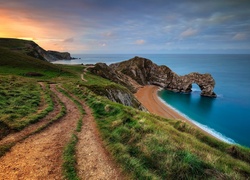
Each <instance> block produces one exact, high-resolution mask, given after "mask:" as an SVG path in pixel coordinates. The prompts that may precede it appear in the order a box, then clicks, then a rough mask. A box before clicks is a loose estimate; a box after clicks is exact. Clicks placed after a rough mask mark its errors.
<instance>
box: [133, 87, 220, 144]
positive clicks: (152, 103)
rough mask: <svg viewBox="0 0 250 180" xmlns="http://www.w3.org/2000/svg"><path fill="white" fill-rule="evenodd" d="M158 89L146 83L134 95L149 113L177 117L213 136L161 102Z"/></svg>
mask: <svg viewBox="0 0 250 180" xmlns="http://www.w3.org/2000/svg"><path fill="white" fill-rule="evenodd" d="M158 90H159V87H158V86H154V85H148V86H144V87H142V88H140V89H139V90H138V91H137V92H136V93H135V94H134V95H135V97H136V98H137V99H138V100H139V101H140V102H141V103H142V105H143V106H144V107H145V108H147V110H148V111H149V112H150V113H153V114H156V115H159V116H162V117H165V118H170V119H178V120H182V121H185V122H187V123H189V124H191V125H193V126H195V127H197V128H198V129H200V130H201V131H203V132H204V133H205V134H207V135H209V136H212V137H214V136H213V135H212V134H209V133H208V132H206V131H205V130H203V129H201V128H200V127H199V126H197V125H196V124H194V123H192V122H191V121H189V120H188V119H187V118H185V117H184V116H182V115H180V114H179V113H178V112H176V111H175V110H173V109H171V108H170V107H168V106H166V105H165V104H164V103H163V102H161V101H160V100H159V98H158V95H157V91H158ZM215 138H217V137H215ZM217 139H218V138H217Z"/></svg>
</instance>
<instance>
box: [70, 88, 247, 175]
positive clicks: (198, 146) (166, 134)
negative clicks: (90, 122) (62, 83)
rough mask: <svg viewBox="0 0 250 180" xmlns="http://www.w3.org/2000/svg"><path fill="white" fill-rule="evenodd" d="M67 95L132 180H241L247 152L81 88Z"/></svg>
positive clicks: (185, 125) (245, 172) (172, 121)
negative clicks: (88, 112) (81, 105)
mask: <svg viewBox="0 0 250 180" xmlns="http://www.w3.org/2000/svg"><path fill="white" fill-rule="evenodd" d="M71 87H74V88H71V89H70V90H71V92H72V93H74V94H75V95H77V96H78V97H79V98H82V99H85V100H86V101H87V103H88V104H89V106H90V107H91V108H92V109H93V112H94V116H95V119H96V122H97V124H98V128H99V130H100V132H101V134H102V137H103V139H104V141H105V144H106V147H107V149H108V150H109V151H110V152H111V154H112V156H113V157H114V158H115V159H116V161H117V162H118V163H119V164H121V166H122V167H123V169H124V171H125V173H128V174H130V175H131V176H132V177H133V178H134V179H246V178H247V177H249V176H250V164H249V157H250V150H249V149H248V148H244V147H241V146H238V145H230V144H226V143H224V142H221V141H219V140H217V139H214V138H212V137H209V136H207V135H205V134H204V133H203V132H201V131H200V130H198V129H196V128H194V127H192V126H190V125H188V124H186V123H183V122H180V121H176V120H171V119H164V118H161V117H158V116H155V115H151V114H149V113H144V112H141V111H138V110H136V109H133V108H130V107H126V106H123V105H121V104H117V103H113V102H111V101H109V100H107V99H105V98H103V97H101V96H97V95H96V94H95V93H93V92H92V91H91V90H89V89H87V88H85V87H84V86H78V87H77V86H72V85H71Z"/></svg>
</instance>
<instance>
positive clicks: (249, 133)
mask: <svg viewBox="0 0 250 180" xmlns="http://www.w3.org/2000/svg"><path fill="white" fill-rule="evenodd" d="M73 56H74V57H77V58H80V59H75V60H70V61H69V60H62V61H56V62H55V63H59V64H95V63H97V62H104V63H106V64H111V63H115V62H120V61H124V60H128V59H131V58H133V57H134V56H140V57H144V58H147V59H150V60H152V61H153V62H154V63H156V64H158V65H166V66H168V67H169V68H171V69H172V70H173V71H174V72H176V73H177V74H179V75H185V74H188V73H190V72H199V73H210V74H211V75H212V76H213V78H214V79H215V82H216V84H215V89H214V92H215V93H216V94H217V98H208V97H201V96H200V93H201V90H200V88H199V87H198V85H197V84H193V85H192V93H190V94H180V93H174V92H171V91H167V90H163V89H162V90H160V91H159V92H158V96H159V99H160V100H161V101H162V102H164V103H165V104H166V105H168V106H170V107H171V108H173V109H174V110H176V111H178V112H179V113H180V114H182V115H183V116H185V117H186V118H188V119H189V120H190V121H192V122H193V123H194V124H196V125H198V126H199V127H200V128H202V129H203V130H205V131H207V132H208V133H210V134H212V135H213V136H215V137H217V138H219V139H221V140H222V141H224V142H227V143H230V144H240V145H242V146H245V147H250V54H75V55H73Z"/></svg>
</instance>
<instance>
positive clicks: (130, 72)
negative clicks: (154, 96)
mask: <svg viewBox="0 0 250 180" xmlns="http://www.w3.org/2000/svg"><path fill="white" fill-rule="evenodd" d="M90 71H91V72H92V73H94V74H97V75H99V76H102V77H103V78H106V79H109V80H111V81H114V82H116V83H119V84H121V85H124V86H126V87H127V88H128V89H129V90H130V91H131V92H133V93H134V92H136V91H137V89H138V88H140V87H142V86H144V85H149V84H153V85H157V86H160V87H162V88H164V89H167V90H170V91H174V92H181V93H190V92H191V91H192V84H193V83H196V84H197V85H198V86H199V87H200V89H201V96H206V97H216V94H215V93H214V91H213V90H214V86H215V80H214V79H213V77H212V76H211V74H208V73H206V74H200V73H198V72H193V73H190V74H187V75H184V76H179V75H177V74H176V73H175V72H173V71H172V70H171V69H170V68H169V67H167V66H164V65H162V66H158V65H157V64H155V63H153V62H152V61H151V60H149V59H146V58H142V57H137V56H136V57H134V58H132V59H130V60H127V61H123V62H120V63H115V64H111V65H109V66H108V65H106V64H104V63H97V64H96V65H95V67H94V68H92V69H90Z"/></svg>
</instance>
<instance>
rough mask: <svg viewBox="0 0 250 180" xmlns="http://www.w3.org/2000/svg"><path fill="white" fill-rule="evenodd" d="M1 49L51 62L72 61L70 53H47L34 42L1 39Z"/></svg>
mask: <svg viewBox="0 0 250 180" xmlns="http://www.w3.org/2000/svg"><path fill="white" fill-rule="evenodd" d="M0 47H3V48H7V49H9V50H11V51H13V52H19V53H22V54H25V55H28V56H31V57H34V58H37V59H40V60H44V61H49V62H51V61H56V60H62V59H66V60H70V59H72V58H71V56H70V53H68V52H58V51H46V50H44V49H43V48H41V47H40V46H39V45H38V44H36V43H35V42H33V41H27V40H21V39H13V38H0Z"/></svg>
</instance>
